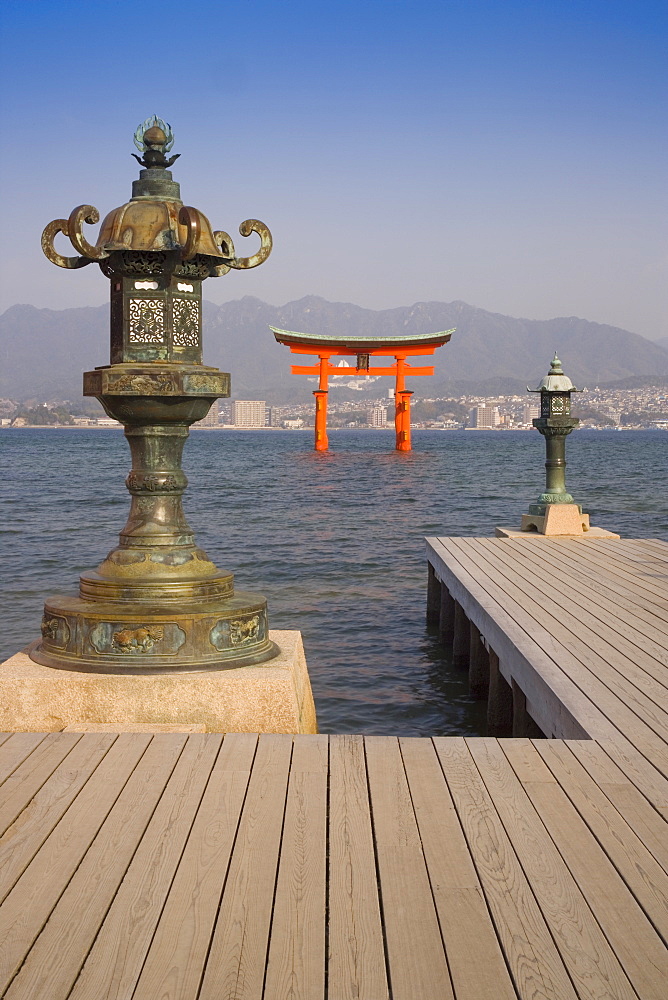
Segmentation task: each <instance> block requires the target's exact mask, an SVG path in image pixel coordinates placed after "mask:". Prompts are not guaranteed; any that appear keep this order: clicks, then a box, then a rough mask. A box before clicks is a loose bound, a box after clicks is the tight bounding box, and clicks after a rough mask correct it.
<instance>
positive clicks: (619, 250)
mask: <svg viewBox="0 0 668 1000" xmlns="http://www.w3.org/2000/svg"><path fill="white" fill-rule="evenodd" d="M0 18H1V27H2V43H1V44H2V51H1V52H0V55H1V57H2V60H1V62H2V68H1V70H0V72H1V76H2V79H1V87H0V95H1V100H2V118H1V120H0V126H1V128H2V136H3V138H4V142H3V156H2V158H1V161H0V184H1V185H2V194H3V216H4V220H3V221H4V234H5V238H4V240H3V242H2V250H1V252H2V283H1V285H0V309H2V310H4V309H5V308H7V307H8V306H11V305H13V304H15V303H17V302H30V303H33V304H34V305H36V306H39V307H51V308H65V307H69V306H77V305H97V304H99V303H101V302H103V301H105V299H106V297H107V287H106V280H105V279H104V278H103V277H102V275H101V274H100V272H99V270H98V269H97V268H94V267H90V268H87V269H85V270H84V271H78V272H66V271H63V270H60V269H58V268H55V267H54V266H53V265H51V264H50V263H49V262H48V261H46V259H45V258H43V257H42V256H41V252H40V250H39V236H40V233H41V230H42V228H43V227H44V225H45V224H46V223H47V222H49V221H50V220H51V219H53V218H58V217H62V216H67V215H68V214H69V212H70V211H71V209H72V208H73V207H74V206H75V205H78V204H81V203H82V202H88V203H91V204H93V205H96V206H97V208H98V209H99V210H100V213H101V215H104V214H106V212H107V211H109V209H111V208H112V207H114V206H116V205H119V204H121V203H122V202H124V201H126V200H127V199H128V198H129V197H130V187H131V182H132V180H133V178H134V177H135V176H136V173H137V169H138V168H137V165H136V163H135V161H134V160H132V159H131V158H130V153H131V152H132V151H133V150H134V147H133V145H132V133H133V131H134V129H135V127H136V126H137V124H138V123H139V122H140V121H142V120H143V119H144V118H146V117H147V116H148V115H151V114H154V113H155V114H158V115H160V116H161V117H163V118H165V119H166V120H167V121H169V122H171V124H172V127H173V129H174V132H175V135H176V143H175V146H174V151H175V152H177V151H178V152H180V153H181V154H182V155H181V159H179V160H178V161H177V163H176V165H175V167H174V175H175V178H176V179H177V180H179V181H180V182H181V189H182V194H183V197H184V200H185V201H186V202H187V203H191V204H195V205H197V207H198V208H201V209H202V210H203V211H204V212H205V213H206V214H207V215H208V216H209V218H210V219H211V222H212V223H213V225H214V228H216V229H226V230H228V231H229V232H231V233H233V232H236V229H237V226H238V224H239V223H240V222H241V221H242V220H243V219H245V218H248V217H256V218H260V219H262V220H263V221H264V222H266V223H267V225H269V227H270V229H271V230H272V232H273V235H274V240H275V250H274V253H273V254H272V256H271V257H270V259H269V261H268V262H267V263H266V264H264V265H263V266H262V267H260V268H258V269H256V270H254V271H249V272H245V273H244V272H240V273H231V274H229V275H227V276H226V277H224V278H220V279H215V280H210V281H208V282H207V284H206V286H205V296H206V297H207V298H209V299H211V300H213V301H215V302H223V301H226V300H229V299H235V298H240V297H241V296H243V295H255V296H257V297H259V298H262V299H264V300H266V301H268V302H271V303H274V304H277V305H278V304H282V303H284V302H287V301H289V300H291V299H295V298H300V297H302V296H303V295H307V294H316V295H322V296H324V297H325V298H328V299H332V300H338V301H349V302H355V303H357V304H359V305H362V306H367V307H370V308H374V309H382V308H392V307H394V306H397V305H405V304H411V303H413V302H416V301H423V300H435V299H436V300H442V301H452V300H454V299H461V300H464V301H466V302H469V303H471V304H472V305H476V306H479V307H481V308H484V309H489V310H491V311H495V312H501V313H507V314H510V315H515V316H527V317H531V318H548V317H552V316H572V315H577V316H583V317H585V318H587V319H591V320H596V321H599V322H603V323H612V324H614V325H617V326H622V327H626V328H627V329H630V330H633V331H635V332H637V333H641V334H643V335H644V336H648V337H651V338H655V337H661V336H666V335H668V305H667V296H666V288H667V287H668V280H667V279H668V240H667V238H666V221H667V216H668V210H667V209H668V198H667V196H666V179H665V164H666V152H667V150H666V146H667V142H666V131H667V120H668V115H667V110H668V100H667V94H668V60H666V56H665V53H666V42H667V39H668V3H667V2H666V0H661V2H648V0H635V2H626V0H624V2H622V0H551V2H543V0H532V2H528V0H525V2H518V0H505V2H496V3H492V2H485V0H468V2H464V0H442V2H432V3H426V2H422V0H414V2H410V0H382V2H381V0H366V2H365V0H355V2H348V0H340V2H336V0H334V2H318V0H312V2H310V3H302V2H290V0H283V2H279V0H276V2H267V0H257V2H250V0H237V3H236V5H228V4H224V3H220V2H211V0H203V2H200V3H198V4H192V5H185V4H181V3H176V2H174V0H163V2H156V0H143V2H142V3H129V2H127V0H115V2H104V0H88V2H81V0H78V2H67V0H64V2H60V3H58V4H56V3H46V2H41V0H33V2H29V3H28V2H25V0H22V2H15V0H5V2H4V5H3V8H2V14H0ZM248 242H249V243H251V242H252V241H251V240H249V241H248ZM244 244H245V241H244V240H242V239H241V238H239V240H238V242H237V249H238V252H240V253H241V252H242V247H243V248H244V249H243V252H244V253H245V252H251V251H252V249H254V246H255V245H254V244H253V246H252V248H249V249H248V250H247V249H246V247H245V246H244ZM63 249H64V246H63Z"/></svg>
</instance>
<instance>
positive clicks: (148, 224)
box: [42, 115, 272, 276]
mask: <svg viewBox="0 0 668 1000" xmlns="http://www.w3.org/2000/svg"><path fill="white" fill-rule="evenodd" d="M134 142H135V145H136V147H137V149H138V150H139V151H140V152H141V153H142V156H138V155H137V154H136V153H133V154H132V156H134V157H135V159H136V160H137V162H138V163H139V164H140V166H141V167H142V168H143V169H142V170H141V172H140V174H139V178H138V179H137V180H135V181H133V183H132V198H131V199H130V201H128V202H126V203H125V204H124V205H121V206H120V207H119V208H114V209H113V210H112V211H111V212H109V213H108V214H107V215H106V217H105V219H104V221H103V222H102V225H101V227H100V233H99V236H98V238H97V242H96V243H95V245H94V246H93V245H92V244H90V243H89V242H88V241H87V239H86V237H85V236H84V234H83V223H84V222H86V223H88V224H90V225H93V224H95V223H96V222H97V221H98V220H99V213H98V211H97V209H96V208H94V207H93V206H92V205H80V206H78V208H75V209H74V210H73V211H72V212H71V213H70V216H69V218H68V219H56V220H54V222H52V223H49V225H48V226H47V227H46V229H45V230H44V233H43V235H42V249H43V250H44V253H45V254H46V256H47V257H48V258H49V260H51V261H52V263H54V264H57V265H58V266H59V267H68V268H77V267H84V266H85V265H86V264H90V263H92V262H94V261H95V262H97V263H101V262H103V261H104V260H106V258H108V257H109V256H110V255H111V254H114V253H116V252H119V251H120V252H123V251H135V252H140V253H146V252H149V253H151V252H165V251H167V252H169V251H176V252H177V253H178V255H179V256H180V257H181V258H182V259H183V260H191V259H192V258H193V257H196V256H199V257H200V258H201V259H204V260H205V261H206V266H207V267H208V268H209V273H210V274H211V276H219V275H222V274H225V273H226V272H227V271H229V270H230V268H234V269H235V270H240V269H242V268H243V269H245V268H249V267H257V265H258V264H261V263H262V262H263V261H264V260H266V259H267V257H268V256H269V254H270V252H271V246H272V240H271V234H270V233H269V230H268V229H267V227H266V226H265V225H264V224H263V223H262V222H260V221H259V220H257V219H247V220H246V221H245V222H242V223H241V225H240V227H239V232H240V233H241V235H242V236H250V234H251V233H257V234H258V236H259V237H260V240H261V247H260V250H259V251H258V252H257V253H255V254H253V256H251V257H237V256H236V252H235V249H234V243H233V242H232V239H231V237H230V236H229V235H228V233H226V232H223V231H222V230H220V231H219V230H217V231H216V232H214V231H213V230H212V228H211V223H210V222H209V220H208V219H207V217H206V215H204V213H203V212H201V211H200V210H199V209H198V208H192V207H191V206H188V205H184V204H183V202H182V200H181V189H180V185H179V184H178V183H177V182H176V181H175V180H173V178H172V173H171V171H170V170H169V167H171V166H172V165H173V163H174V162H175V160H176V159H177V158H178V157H179V155H180V154H179V153H175V154H173V155H172V156H167V153H169V152H170V150H171V148H172V146H173V145H174V134H173V132H172V129H171V126H170V125H169V123H168V122H165V121H163V119H162V118H158V117H157V115H153V116H152V117H150V118H147V119H146V120H145V121H144V122H142V123H141V125H139V126H138V128H137V129H136V131H135V134H134ZM58 233H64V234H65V235H66V236H68V237H69V239H70V242H71V243H72V245H73V246H74V248H75V250H77V251H78V253H79V255H80V256H79V257H63V256H62V255H60V254H59V253H58V252H57V251H56V250H55V247H54V245H53V240H54V237H55V236H56V235H57V234H58Z"/></svg>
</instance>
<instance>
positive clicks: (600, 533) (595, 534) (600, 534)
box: [494, 526, 621, 542]
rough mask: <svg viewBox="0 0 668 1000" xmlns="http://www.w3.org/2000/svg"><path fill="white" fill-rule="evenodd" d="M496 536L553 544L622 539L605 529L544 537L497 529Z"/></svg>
mask: <svg viewBox="0 0 668 1000" xmlns="http://www.w3.org/2000/svg"><path fill="white" fill-rule="evenodd" d="M494 534H495V535H496V537H497V538H542V539H543V540H544V541H545V540H546V541H548V542H553V541H554V540H555V539H557V540H558V539H559V538H582V539H583V540H585V541H586V540H587V539H592V538H608V539H610V538H620V537H621V536H620V535H616V534H615V533H614V531H606V529H605V528H595V527H593V526H592V527H590V528H589V530H588V531H581V532H579V533H578V534H577V535H543V534H541V532H540V531H519V530H518V529H517V528H503V527H496V528H495V529H494Z"/></svg>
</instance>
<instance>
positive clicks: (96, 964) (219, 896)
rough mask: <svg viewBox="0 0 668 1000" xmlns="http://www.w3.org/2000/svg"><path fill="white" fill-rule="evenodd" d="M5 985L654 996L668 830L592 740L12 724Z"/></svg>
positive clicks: (313, 995) (2, 868)
mask: <svg viewBox="0 0 668 1000" xmlns="http://www.w3.org/2000/svg"><path fill="white" fill-rule="evenodd" d="M0 779H2V783H1V784H0V815H1V816H2V824H1V831H0V832H1V833H2V837H1V839H0V900H2V905H1V907H0V995H1V996H3V997H7V998H10V1000H19V998H23V1000H65V998H71V1000H83V998H87V1000H102V998H115V1000H172V998H173V1000H196V998H199V1000H245V998H255V1000H261V998H265V1000H297V998H301V1000H325V998H327V1000H390V998H392V1000H409V998H410V1000H440V998H456V1000H512V998H522V1000H538V998H545V1000H575V998H581V1000H585V998H586V1000H594V998H596V1000H601V998H604V997H605V998H614V1000H622V998H624V1000H626V998H628V1000H638V998H641V1000H662V998H664V997H665V996H666V995H667V987H668V951H667V950H666V940H667V938H668V874H667V872H668V836H667V833H666V824H665V822H664V820H663V819H662V818H661V816H660V814H659V811H658V810H657V808H656V807H657V805H658V802H656V801H653V800H652V798H651V797H648V796H647V794H646V790H642V789H639V788H638V787H637V786H636V785H635V784H634V782H633V781H632V780H630V778H629V777H628V775H627V774H625V773H624V772H623V771H622V770H621V769H620V767H619V766H618V764H617V762H616V760H615V758H614V757H613V756H611V755H610V753H608V752H607V749H606V748H605V747H604V746H601V745H599V744H598V743H596V742H594V741H590V740H583V741H560V740H556V741H553V740H550V741H546V740H536V741H533V742H532V741H531V740H529V739H508V740H497V739H495V738H480V739H469V740H464V739H461V738H435V739H433V740H429V739H396V738H393V737H372V736H368V737H365V738H362V737H360V736H330V737H326V736H296V737H292V736H281V735H265V736H260V737H259V739H258V738H257V737H255V736H253V735H249V734H230V735H227V736H225V737H224V738H223V737H222V736H220V735H215V734H191V735H176V734H174V735H163V734H159V735H150V734H141V733H131V734H121V735H116V734H104V733H87V734H78V733H51V734H48V735H44V734H34V733H16V734H13V735H9V736H5V737H2V744H1V745H0Z"/></svg>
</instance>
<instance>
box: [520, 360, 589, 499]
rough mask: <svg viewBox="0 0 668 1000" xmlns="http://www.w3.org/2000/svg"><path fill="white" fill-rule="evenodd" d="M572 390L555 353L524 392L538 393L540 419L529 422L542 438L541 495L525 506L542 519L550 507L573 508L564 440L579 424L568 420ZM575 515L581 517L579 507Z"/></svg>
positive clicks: (571, 419)
mask: <svg viewBox="0 0 668 1000" xmlns="http://www.w3.org/2000/svg"><path fill="white" fill-rule="evenodd" d="M583 391H584V390H582V389H576V388H575V386H574V385H573V383H572V382H571V380H570V379H569V378H568V376H567V375H564V370H563V368H562V367H561V361H560V360H559V358H558V357H557V355H556V353H555V355H554V358H553V359H552V364H551V366H550V370H549V372H548V373H547V375H545V376H544V378H543V379H542V380H541V383H540V385H539V386H538V388H537V389H529V387H528V386H527V392H539V393H540V417H537V418H536V419H535V420H533V421H532V423H533V426H534V427H535V428H536V430H538V431H540V433H541V434H542V435H543V437H544V438H545V452H546V461H545V492H544V493H541V495H540V496H539V497H538V500H537V502H536V503H532V504H531V505H530V506H529V514H530V515H544V514H545V513H546V510H547V507H548V505H550V504H573V503H574V502H575V501H574V500H573V497H572V496H571V495H570V493H568V492H567V491H566V437H567V435H568V434H570V433H571V431H572V430H573V428H574V427H577V425H578V424H579V423H580V421H579V420H578V418H577V417H572V416H571V393H572V392H583ZM577 506H578V511H579V512H580V513H582V507H580V506H579V505H577Z"/></svg>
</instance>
